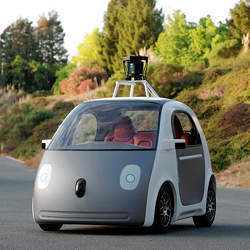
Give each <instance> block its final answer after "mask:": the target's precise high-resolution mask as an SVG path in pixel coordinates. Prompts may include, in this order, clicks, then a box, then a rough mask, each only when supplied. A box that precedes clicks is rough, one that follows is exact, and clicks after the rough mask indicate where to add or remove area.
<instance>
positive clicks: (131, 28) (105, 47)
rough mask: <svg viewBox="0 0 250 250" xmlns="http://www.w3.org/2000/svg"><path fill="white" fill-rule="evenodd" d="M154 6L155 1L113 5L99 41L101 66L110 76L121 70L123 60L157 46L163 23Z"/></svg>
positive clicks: (117, 0)
mask: <svg viewBox="0 0 250 250" xmlns="http://www.w3.org/2000/svg"><path fill="white" fill-rule="evenodd" d="M155 3H156V1H155V0H139V1H136V0H111V1H110V3H109V5H108V10H107V13H106V14H105V16H104V29H103V32H102V33H101V34H100V35H99V38H98V40H99V43H100V48H101V49H100V52H99V54H100V58H101V62H102V65H103V66H104V67H105V68H107V71H108V72H109V73H113V72H115V71H118V70H120V69H121V67H122V57H123V56H126V55H133V54H134V55H135V54H139V51H140V49H141V48H146V49H147V48H149V47H150V46H152V45H154V43H155V41H156V40H157V38H158V35H159V33H160V32H161V31H162V21H163V16H162V12H161V10H157V9H155ZM138 6H140V8H138Z"/></svg>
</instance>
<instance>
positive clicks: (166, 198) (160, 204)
mask: <svg viewBox="0 0 250 250" xmlns="http://www.w3.org/2000/svg"><path fill="white" fill-rule="evenodd" d="M173 212H174V202H173V197H172V193H171V190H170V188H169V187H168V186H164V187H163V188H162V189H161V190H160V192H159V195H158V199H157V203H156V209H155V222H154V228H155V229H156V231H158V232H161V233H165V232H166V231H167V230H168V228H169V226H170V223H171V220H172V217H173Z"/></svg>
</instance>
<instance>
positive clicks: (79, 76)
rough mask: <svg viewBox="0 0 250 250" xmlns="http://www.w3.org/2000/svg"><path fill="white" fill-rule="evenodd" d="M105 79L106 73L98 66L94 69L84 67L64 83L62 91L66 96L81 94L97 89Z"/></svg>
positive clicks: (73, 73)
mask: <svg viewBox="0 0 250 250" xmlns="http://www.w3.org/2000/svg"><path fill="white" fill-rule="evenodd" d="M104 79H106V72H105V70H104V69H103V68H101V67H99V66H98V65H94V66H93V67H92V68H88V67H86V66H83V65H82V66H80V67H78V68H76V69H75V70H74V71H73V72H72V73H71V74H70V75H69V77H68V78H67V79H65V80H63V81H62V83H61V85H60V91H61V92H62V93H64V94H71V95H77V94H81V93H84V92H86V91H87V90H88V89H95V88H96V87H97V86H98V85H100V84H101V82H102V81H103V80H104Z"/></svg>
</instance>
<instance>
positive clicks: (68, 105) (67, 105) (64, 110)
mask: <svg viewBox="0 0 250 250" xmlns="http://www.w3.org/2000/svg"><path fill="white" fill-rule="evenodd" d="M74 107H75V105H74V103H73V102H61V101H60V102H57V103H56V104H55V105H54V107H53V108H52V111H53V112H54V114H56V115H62V114H63V115H64V114H68V113H69V112H70V111H71V110H72V109H73V108H74Z"/></svg>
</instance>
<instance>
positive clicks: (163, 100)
mask: <svg viewBox="0 0 250 250" xmlns="http://www.w3.org/2000/svg"><path fill="white" fill-rule="evenodd" d="M106 101H112V102H120V101H130V102H134V101H136V102H138V101H141V102H150V103H152V102H153V103H157V104H160V105H163V104H165V103H166V102H170V101H173V100H171V99H167V98H159V97H158V98H154V97H114V98H113V97H112V98H101V99H93V100H89V101H87V102H85V103H88V102H106Z"/></svg>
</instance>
